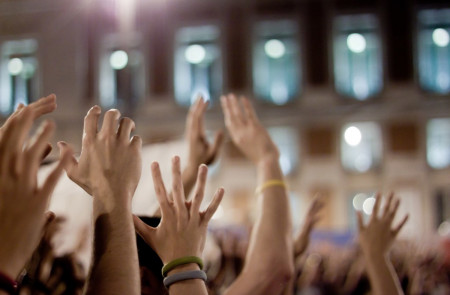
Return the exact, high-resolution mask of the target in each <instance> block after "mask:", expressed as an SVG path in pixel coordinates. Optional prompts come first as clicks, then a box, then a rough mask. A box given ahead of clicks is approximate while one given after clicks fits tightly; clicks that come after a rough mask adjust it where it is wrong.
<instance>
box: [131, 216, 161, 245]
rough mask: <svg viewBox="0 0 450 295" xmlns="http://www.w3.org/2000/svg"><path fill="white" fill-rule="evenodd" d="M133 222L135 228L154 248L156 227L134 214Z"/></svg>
mask: <svg viewBox="0 0 450 295" xmlns="http://www.w3.org/2000/svg"><path fill="white" fill-rule="evenodd" d="M133 223H134V229H135V231H136V232H137V233H138V235H140V236H141V237H142V238H143V239H144V241H145V242H146V243H147V244H148V245H150V247H152V248H153V249H155V248H154V247H153V242H152V241H153V235H154V234H155V232H156V229H154V228H153V227H151V226H148V225H147V224H146V223H145V222H143V221H142V220H141V219H140V218H139V217H137V216H136V215H134V214H133Z"/></svg>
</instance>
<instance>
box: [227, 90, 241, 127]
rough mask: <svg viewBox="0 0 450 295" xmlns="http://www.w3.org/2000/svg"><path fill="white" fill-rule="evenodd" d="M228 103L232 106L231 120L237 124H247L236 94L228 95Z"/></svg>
mask: <svg viewBox="0 0 450 295" xmlns="http://www.w3.org/2000/svg"><path fill="white" fill-rule="evenodd" d="M228 103H229V106H230V111H231V119H232V120H233V122H234V123H235V124H243V123H244V122H245V118H244V116H243V114H242V111H241V106H240V105H239V101H238V100H237V98H236V96H235V95H234V94H230V95H228Z"/></svg>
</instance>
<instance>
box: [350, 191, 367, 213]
mask: <svg viewBox="0 0 450 295" xmlns="http://www.w3.org/2000/svg"><path fill="white" fill-rule="evenodd" d="M366 199H367V195H366V194H356V195H355V196H354V197H353V208H355V210H358V211H361V210H362V208H363V204H364V201H365V200H366Z"/></svg>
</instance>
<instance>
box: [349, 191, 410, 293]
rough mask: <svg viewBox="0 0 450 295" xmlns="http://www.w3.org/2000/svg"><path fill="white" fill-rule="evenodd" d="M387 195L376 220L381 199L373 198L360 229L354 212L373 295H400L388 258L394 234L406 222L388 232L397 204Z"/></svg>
mask: <svg viewBox="0 0 450 295" xmlns="http://www.w3.org/2000/svg"><path fill="white" fill-rule="evenodd" d="M394 199H395V198H394V195H393V194H391V195H389V197H388V200H387V204H386V206H385V208H384V212H383V213H382V215H381V216H378V211H379V208H380V202H381V195H380V194H378V195H377V197H376V201H375V205H374V209H373V212H372V216H371V218H370V221H369V223H368V224H367V225H364V223H363V219H362V214H361V212H357V214H358V215H357V216H358V226H359V244H360V246H361V250H362V253H363V257H364V260H365V262H366V268H367V273H368V275H369V280H370V284H371V287H372V291H373V294H374V295H383V294H393V295H394V294H398V295H400V294H403V290H402V288H401V286H400V282H399V280H398V277H397V274H396V273H395V270H394V267H393V266H392V263H391V261H390V260H389V257H388V252H389V249H390V247H391V245H392V243H393V241H394V240H395V237H396V236H397V234H398V232H399V231H400V230H401V228H402V227H403V225H404V224H405V223H406V221H407V220H408V215H406V216H405V217H404V218H403V220H402V221H401V223H400V224H399V225H398V226H396V227H395V228H394V229H392V228H391V227H392V222H393V220H394V217H395V214H396V212H397V209H398V206H399V204H400V201H399V200H398V199H395V200H394Z"/></svg>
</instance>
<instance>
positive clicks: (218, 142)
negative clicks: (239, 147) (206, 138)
mask: <svg viewBox="0 0 450 295" xmlns="http://www.w3.org/2000/svg"><path fill="white" fill-rule="evenodd" d="M222 142H223V132H222V131H219V132H217V133H216V135H215V136H214V142H213V144H212V145H211V146H210V148H209V152H208V163H205V164H207V165H209V164H211V163H212V162H214V160H215V159H216V158H217V155H218V154H219V150H220V148H221V147H222Z"/></svg>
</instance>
